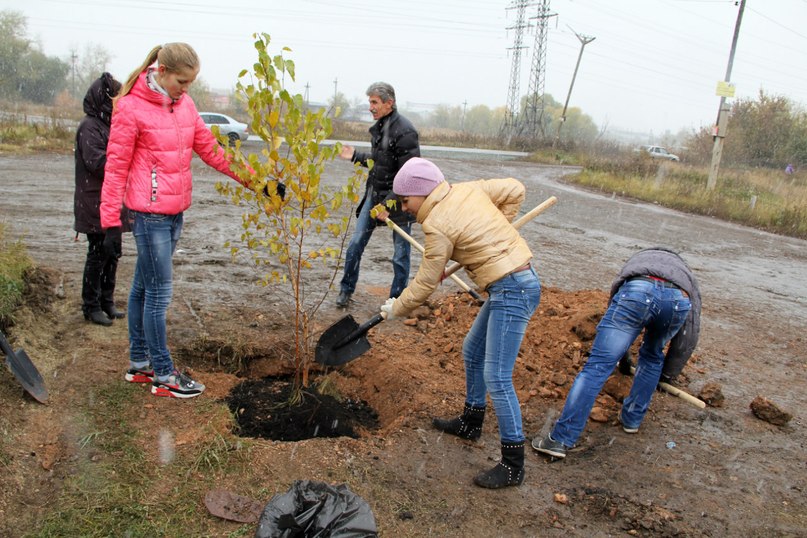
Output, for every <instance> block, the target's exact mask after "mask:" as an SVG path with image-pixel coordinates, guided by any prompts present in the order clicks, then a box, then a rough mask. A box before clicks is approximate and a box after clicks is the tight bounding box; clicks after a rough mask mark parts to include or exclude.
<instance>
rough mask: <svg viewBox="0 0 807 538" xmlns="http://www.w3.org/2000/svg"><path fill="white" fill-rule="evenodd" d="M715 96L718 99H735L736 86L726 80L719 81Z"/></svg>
mask: <svg viewBox="0 0 807 538" xmlns="http://www.w3.org/2000/svg"><path fill="white" fill-rule="evenodd" d="M715 94H716V95H717V96H718V97H734V84H733V83H731V82H726V81H725V80H721V81H719V82H718V83H717V90H716V91H715Z"/></svg>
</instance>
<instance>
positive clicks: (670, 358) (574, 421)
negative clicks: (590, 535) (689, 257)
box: [532, 247, 701, 459]
mask: <svg viewBox="0 0 807 538" xmlns="http://www.w3.org/2000/svg"><path fill="white" fill-rule="evenodd" d="M700 315H701V292H700V287H699V285H698V280H697V279H696V278H695V275H694V274H693V273H692V270H691V269H690V268H689V266H688V265H687V264H686V262H685V261H684V260H683V258H681V257H680V256H679V255H678V254H676V253H675V252H673V251H671V250H668V249H665V248H661V247H654V248H648V249H645V250H641V251H639V252H637V253H636V254H634V255H633V256H631V258H630V259H628V261H627V262H625V265H624V266H623V267H622V269H621V270H620V271H619V274H618V275H617V277H616V279H615V280H614V282H613V284H612V285H611V303H610V305H609V306H608V310H606V312H605V314H604V315H603V317H602V320H601V321H600V323H599V325H597V336H596V337H595V338H594V343H593V344H592V346H591V353H590V354H589V358H588V360H587V361H586V364H585V365H584V366H583V369H582V370H580V373H579V374H577V377H576V378H575V380H574V384H573V385H572V388H571V389H570V390H569V395H568V396H567V397H566V404H565V405H564V406H563V411H562V412H561V415H560V418H559V419H558V420H557V422H556V423H555V425H554V427H553V428H552V432H551V433H550V434H549V435H547V436H545V437H541V436H538V437H536V438H535V439H533V440H532V448H534V449H535V450H537V451H538V452H540V453H542V454H544V455H547V456H550V457H551V458H554V459H560V458H564V457H566V451H567V450H568V449H569V448H571V447H573V446H574V445H575V443H576V442H577V439H578V437H579V436H580V434H581V433H582V431H583V428H584V427H585V425H586V421H587V420H588V416H589V414H590V413H591V408H592V407H593V406H594V400H595V398H596V397H597V395H598V394H599V393H600V390H602V387H603V385H604V384H605V381H606V380H607V379H608V376H610V375H611V372H613V370H614V368H615V367H616V365H617V363H618V362H619V361H620V359H621V358H623V357H625V354H626V352H627V351H628V350H629V349H630V346H631V344H633V342H634V340H636V338H638V337H639V335H640V334H641V333H642V331H644V336H643V338H642V346H641V348H640V349H639V359H638V362H637V365H636V374H635V377H634V379H633V385H632V386H631V389H630V394H629V395H628V396H627V397H626V398H625V401H624V402H622V410H621V411H620V413H619V421H620V422H621V423H622V429H623V430H624V431H625V433H637V432H638V431H639V426H640V425H641V423H642V420H643V419H644V416H645V414H646V413H647V410H648V408H649V407H650V401H651V400H652V398H653V393H654V392H655V390H656V387H657V386H658V383H659V381H665V382H667V383H670V382H672V381H673V380H674V379H675V378H676V377H677V376H678V374H680V373H681V370H683V368H684V366H685V365H686V363H687V361H688V360H689V358H690V357H691V356H692V353H693V351H695V346H697V344H698V337H699V335H700ZM667 344H669V347H668V346H667ZM665 347H666V348H667V352H666V354H665V352H664V349H665Z"/></svg>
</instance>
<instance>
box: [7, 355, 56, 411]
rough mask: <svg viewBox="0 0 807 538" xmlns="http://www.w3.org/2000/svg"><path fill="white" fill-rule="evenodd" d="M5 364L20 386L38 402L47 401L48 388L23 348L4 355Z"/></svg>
mask: <svg viewBox="0 0 807 538" xmlns="http://www.w3.org/2000/svg"><path fill="white" fill-rule="evenodd" d="M6 365H8V369H9V370H11V373H12V374H14V377H15V378H16V379H17V381H19V383H20V385H22V388H24V389H25V391H26V392H27V393H28V394H30V395H31V396H32V397H33V398H34V399H35V400H36V401H38V402H40V403H45V402H47V401H48V389H47V388H45V382H44V381H43V380H42V376H41V375H40V374H39V370H37V369H36V366H34V363H33V362H32V361H31V358H30V357H29V356H28V353H26V352H25V350H24V349H18V350H17V351H15V352H13V353H10V354H8V355H6Z"/></svg>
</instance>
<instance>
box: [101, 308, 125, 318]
mask: <svg viewBox="0 0 807 538" xmlns="http://www.w3.org/2000/svg"><path fill="white" fill-rule="evenodd" d="M102 310H103V311H104V313H105V314H106V315H107V317H109V319H123V318H125V317H126V312H121V311H120V310H118V309H117V308H115V305H112V306H105V307H103V308H102Z"/></svg>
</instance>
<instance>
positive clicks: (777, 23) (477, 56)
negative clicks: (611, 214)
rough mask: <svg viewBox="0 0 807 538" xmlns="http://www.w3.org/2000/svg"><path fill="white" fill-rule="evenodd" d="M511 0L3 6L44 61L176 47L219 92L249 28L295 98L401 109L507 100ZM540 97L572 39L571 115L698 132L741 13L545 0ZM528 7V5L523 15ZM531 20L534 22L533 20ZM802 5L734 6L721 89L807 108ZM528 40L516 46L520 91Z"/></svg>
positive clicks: (125, 56)
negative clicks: (369, 91) (390, 100)
mask: <svg viewBox="0 0 807 538" xmlns="http://www.w3.org/2000/svg"><path fill="white" fill-rule="evenodd" d="M512 5H513V1H512V0H509V1H497V0H407V1H405V2H396V1H379V0H374V1H368V0H283V1H281V0H240V1H232V2H221V1H220V0H172V1H168V0H124V1H114V0H25V1H20V0H0V9H14V10H18V11H22V13H23V14H24V15H25V16H26V17H27V20H28V35H29V36H30V37H33V38H35V39H37V40H38V41H39V42H40V43H41V44H42V46H43V48H44V52H45V53H46V54H48V55H50V56H58V57H60V58H63V59H65V60H68V59H69V51H70V49H71V48H73V49H78V50H79V52H81V51H83V50H84V47H85V46H86V45H87V44H93V45H100V46H102V47H104V48H105V49H106V50H108V51H109V52H110V53H111V54H112V55H113V60H112V63H111V65H109V70H110V71H111V72H112V73H113V74H114V75H115V76H116V77H118V78H121V79H123V78H125V77H126V76H128V74H129V73H130V72H131V71H132V70H133V69H134V68H135V67H137V66H138V65H139V64H140V63H141V62H142V61H143V59H144V58H145V56H146V54H147V53H148V51H149V50H150V49H151V48H152V47H153V46H154V45H156V44H158V43H164V42H170V41H186V42H188V43H190V44H191V45H192V46H193V47H194V48H195V49H196V50H197V52H198V53H199V56H200V58H201V61H202V71H201V77H202V78H203V79H204V80H205V81H206V82H207V83H208V84H209V85H210V86H211V87H213V88H232V87H234V85H235V82H236V80H237V76H238V73H239V72H240V71H241V69H243V68H249V67H250V66H251V65H252V63H253V62H254V60H255V58H256V54H255V50H254V48H253V39H252V34H253V33H254V32H256V31H257V32H266V33H268V34H270V35H271V36H272V43H273V45H274V46H275V47H276V48H275V49H274V50H275V51H279V47H281V46H286V47H289V48H291V49H292V52H291V53H290V55H289V56H290V58H291V59H292V60H294V61H295V63H296V65H297V84H296V86H295V87H294V88H293V90H295V91H297V92H299V93H304V92H305V88H304V86H305V85H306V84H308V86H309V90H308V91H309V98H310V99H311V100H312V101H323V102H324V101H327V100H328V99H330V98H331V97H332V96H333V93H334V81H335V80H336V89H337V90H338V91H339V92H342V93H344V94H345V95H346V96H347V98H348V99H349V100H351V101H352V100H353V99H356V98H361V99H362V100H364V99H365V96H364V91H365V89H366V88H367V86H368V85H369V83H371V82H373V81H376V80H384V81H387V82H390V83H391V84H392V85H393V86H394V87H395V89H396V93H397V98H398V103H399V105H400V106H401V107H402V108H406V107H407V106H414V104H415V103H417V104H418V105H427V104H432V105H433V104H438V103H444V104H449V105H459V106H467V107H468V108H470V107H473V106H474V105H478V104H484V105H487V106H489V107H491V108H493V107H498V106H504V105H505V104H506V102H507V92H508V87H509V83H510V71H511V64H512V59H513V54H512V51H511V50H509V49H510V48H512V46H513V41H514V36H515V31H514V30H512V29H510V30H508V28H509V27H512V26H513V25H514V24H515V22H516V10H515V9H508V7H510V6H512ZM550 10H551V13H554V14H557V16H556V17H553V18H552V19H551V22H550V24H549V33H548V43H547V51H546V72H545V92H546V93H547V94H550V95H552V96H553V97H554V98H555V100H557V101H558V102H560V103H563V102H564V101H565V100H566V97H567V93H568V92H569V87H570V83H571V81H572V75H573V72H574V67H575V63H576V61H577V58H578V54H579V52H580V48H581V44H580V41H579V40H578V37H577V36H576V35H575V32H576V33H577V34H579V35H581V36H588V37H594V38H595V39H594V41H592V42H591V43H589V44H588V45H586V46H585V49H584V52H583V56H582V61H581V63H580V68H579V71H578V74H577V79H576V80H575V83H574V88H573V90H572V94H571V98H570V102H569V106H570V107H579V108H581V109H582V110H583V112H584V113H586V114H588V115H589V116H591V117H592V118H593V120H594V121H595V123H597V124H598V125H599V126H600V127H602V126H605V125H607V127H608V128H609V129H611V130H615V129H630V130H636V131H643V132H652V133H654V134H656V135H661V134H663V133H664V131H666V130H669V131H672V132H673V133H675V132H677V131H678V130H679V129H697V128H699V127H701V126H707V125H711V124H712V123H713V122H714V121H715V119H716V117H717V109H718V104H719V97H717V96H716V94H715V89H716V86H717V82H718V81H719V80H722V79H723V78H724V76H725V74H726V68H727V65H728V58H729V51H730V49H731V42H732V36H733V33H734V26H735V23H736V20H737V14H738V10H739V7H738V6H737V5H735V2H734V1H733V0H607V1H606V0H552V1H551V3H550ZM536 12H537V6H533V7H530V8H528V11H527V16H528V17H532V16H534V15H535V14H536ZM533 22H534V21H533ZM805 23H807V0H764V1H763V0H747V3H746V8H745V13H744V16H743V20H742V25H741V28H740V36H739V42H738V47H737V52H736V56H735V60H734V66H733V70H732V74H731V81H732V82H733V83H734V84H735V85H736V95H737V97H740V98H749V97H750V98H754V97H755V96H756V95H757V94H758V92H759V91H760V90H764V91H765V92H766V93H769V94H774V95H784V96H787V97H789V98H790V99H792V100H793V101H794V102H796V103H798V104H800V105H804V104H805V103H807V73H805V69H804V65H805V58H807V24H805ZM533 43H534V33H533V32H532V31H527V32H526V33H525V35H524V42H523V45H525V46H528V47H529V48H528V49H525V50H523V51H522V59H521V91H520V93H521V94H522V95H523V94H525V93H526V92H527V88H528V79H529V70H530V66H531V64H532V49H533Z"/></svg>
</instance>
